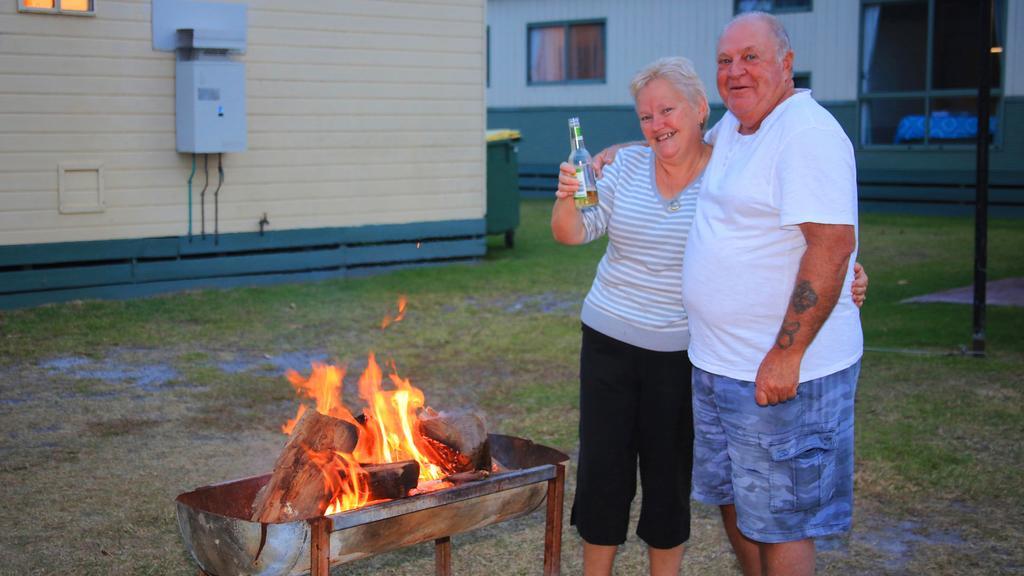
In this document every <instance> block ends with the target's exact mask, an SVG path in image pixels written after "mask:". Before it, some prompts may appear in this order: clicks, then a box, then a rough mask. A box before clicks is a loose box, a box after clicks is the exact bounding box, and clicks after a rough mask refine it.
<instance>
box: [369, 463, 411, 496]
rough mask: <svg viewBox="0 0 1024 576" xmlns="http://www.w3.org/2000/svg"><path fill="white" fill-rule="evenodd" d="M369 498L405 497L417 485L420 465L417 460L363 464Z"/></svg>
mask: <svg viewBox="0 0 1024 576" xmlns="http://www.w3.org/2000/svg"><path fill="white" fill-rule="evenodd" d="M363 472H365V473H366V475H367V479H366V484H367V490H368V492H369V500H370V501H371V502H372V501H374V500H386V499H395V498H405V497H406V496H408V495H409V490H412V489H413V488H415V487H416V484H417V483H418V482H419V477H420V465H419V463H418V462H416V461H415V460H406V461H405V462H391V463H387V464H363Z"/></svg>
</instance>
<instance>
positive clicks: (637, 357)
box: [551, 58, 867, 576]
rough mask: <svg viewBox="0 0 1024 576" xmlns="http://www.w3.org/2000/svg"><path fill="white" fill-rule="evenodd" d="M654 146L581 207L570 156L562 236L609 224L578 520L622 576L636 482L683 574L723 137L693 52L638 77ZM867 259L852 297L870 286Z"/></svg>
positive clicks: (590, 312)
mask: <svg viewBox="0 0 1024 576" xmlns="http://www.w3.org/2000/svg"><path fill="white" fill-rule="evenodd" d="M630 90H631V92H632V94H633V99H634V102H635V105H636V113H637V117H638V119H639V120H640V129H641V131H642V132H643V136H644V138H645V140H646V142H645V143H644V145H634V146H625V147H622V148H616V149H615V150H610V151H606V152H605V153H602V155H603V156H606V157H614V158H615V161H614V163H613V164H608V165H606V166H605V167H604V170H603V177H602V178H601V180H599V181H598V192H599V197H600V202H599V203H598V205H597V206H596V207H594V208H589V209H584V210H582V211H580V210H577V209H576V207H575V205H574V203H573V193H574V192H575V191H576V188H577V180H576V176H575V169H574V167H573V166H572V165H570V164H568V163H562V165H561V166H560V172H559V178H558V191H557V192H556V197H557V200H556V201H555V205H554V208H553V209H552V214H551V230H552V233H553V234H554V237H555V239H556V240H557V241H559V242H561V243H563V244H582V243H586V242H591V241H593V240H596V239H597V238H599V237H601V236H602V235H605V234H607V235H608V240H609V241H608V247H607V251H606V252H605V255H604V257H603V258H602V259H601V262H600V264H598V268H597V275H596V276H595V278H594V283H593V285H592V286H591V289H590V292H589V293H588V294H587V297H586V299H585V300H584V302H583V309H582V312H581V315H580V316H581V320H582V323H583V340H582V345H581V350H580V428H579V434H580V450H579V464H578V467H577V477H576V495H575V499H574V501H573V508H572V519H571V522H572V524H574V525H575V526H576V528H577V530H578V531H579V533H580V536H581V537H582V538H583V541H584V544H583V569H584V574H586V575H588V576H590V575H609V574H611V571H612V564H613V562H614V559H615V553H616V550H617V548H618V545H619V544H622V543H623V542H624V541H625V540H626V532H627V529H628V523H629V511H630V506H631V503H632V500H633V497H634V496H635V494H636V476H637V466H638V465H639V469H640V483H641V486H642V489H643V502H642V504H641V508H640V519H639V523H638V525H637V529H636V533H637V535H638V536H639V537H640V538H641V539H642V540H643V541H644V542H645V543H646V544H647V546H648V558H649V562H650V573H651V574H652V575H654V576H657V575H662V574H671V575H673V576H674V575H676V574H678V573H679V567H680V563H681V562H682V557H683V543H684V542H685V541H686V540H687V539H688V538H689V535H690V484H691V478H690V476H691V470H692V466H693V461H692V454H693V413H692V403H691V389H692V386H691V381H690V378H691V365H690V361H689V358H688V357H687V353H686V349H687V346H688V344H689V339H690V336H689V330H688V326H687V318H686V312H685V310H684V309H683V304H682V266H683V253H684V250H685V248H686V238H687V234H688V232H689V230H690V225H691V223H692V221H693V218H694V214H695V211H696V202H697V195H698V193H699V190H700V187H701V180H702V177H703V173H704V168H705V166H706V165H707V162H708V159H709V157H710V155H711V146H709V145H708V144H706V143H705V142H704V139H703V129H704V125H705V123H706V122H707V118H708V101H707V96H706V95H705V93H704V87H703V85H702V84H701V81H700V79H699V78H698V77H697V74H696V72H695V71H694V69H693V65H692V64H691V63H690V61H689V60H687V59H686V58H662V59H660V60H657V61H655V62H654V63H652V64H650V65H648V66H647V67H646V68H644V69H643V70H641V71H640V72H639V73H637V75H636V76H635V77H634V78H633V81H632V83H631V84H630ZM866 286H867V276H866V274H863V273H862V271H861V269H860V268H859V267H858V277H857V282H856V283H855V284H854V286H853V288H852V290H853V294H854V296H853V298H854V301H855V302H856V303H857V304H858V305H860V303H861V302H863V299H864V291H865V290H866Z"/></svg>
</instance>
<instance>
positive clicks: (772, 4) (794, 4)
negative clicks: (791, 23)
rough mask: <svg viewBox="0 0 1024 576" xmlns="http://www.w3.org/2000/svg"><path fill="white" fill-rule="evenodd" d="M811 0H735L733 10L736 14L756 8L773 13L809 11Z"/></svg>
mask: <svg viewBox="0 0 1024 576" xmlns="http://www.w3.org/2000/svg"><path fill="white" fill-rule="evenodd" d="M812 8H813V7H812V6H811V0H735V4H734V5H733V11H734V12H735V13H736V14H739V13H741V12H750V11H752V10H757V11H759V12H771V13H775V14H780V13H785V12H810V11H811V10H812Z"/></svg>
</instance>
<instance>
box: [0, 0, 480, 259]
mask: <svg viewBox="0 0 1024 576" xmlns="http://www.w3.org/2000/svg"><path fill="white" fill-rule="evenodd" d="M95 3H96V15H95V16H92V17H85V16H69V15H50V14H28V13H19V12H18V11H17V2H16V0H9V1H7V2H2V3H0V246H10V245H26V244H38V243H51V242H65V243H66V242H78V241H90V240H113V239H133V238H150V237H165V236H183V235H185V234H186V232H187V226H188V216H189V213H188V207H187V206H188V188H187V179H188V177H189V174H190V172H191V168H192V158H191V155H188V154H179V153H177V152H175V134H174V54H172V53H169V52H157V51H154V50H153V48H152V42H151V22H150V2H148V1H143V0H95ZM247 4H248V23H249V38H248V51H247V53H246V54H244V55H241V56H238V57H237V59H238V60H240V61H242V62H244V63H245V64H246V75H247V81H246V97H247V106H248V128H249V132H248V144H249V149H248V151H246V152H241V153H234V154H225V155H224V157H223V162H224V170H225V181H224V184H223V188H222V189H221V191H220V194H219V207H218V211H219V223H218V224H219V230H220V232H221V233H233V232H254V231H256V230H258V229H259V225H258V222H259V221H260V220H261V219H262V218H263V215H264V214H266V217H267V220H269V226H268V227H267V228H268V230H270V231H281V230H294V229H307V228H333V227H352V226H361V225H367V224H401V223H414V222H432V221H442V220H465V219H480V218H482V217H483V216H484V213H485V194H484V193H485V184H484V182H485V180H484V178H485V160H484V158H485V155H484V154H485V143H484V129H485V106H484V89H483V85H484V73H485V69H484V65H485V59H486V57H485V52H484V49H485V48H484V46H485V42H484V12H485V5H484V0H406V1H398V0H309V1H307V2H302V3H293V2H288V1H285V0H251V1H249V2H247ZM215 160H216V158H215V157H213V158H211V162H210V164H211V168H210V172H211V181H212V182H211V184H212V185H213V186H215V185H216V182H217V174H216V162H215ZM83 161H85V162H92V163H102V165H103V171H104V174H103V176H104V184H105V190H104V192H105V197H104V200H105V208H104V209H103V211H101V212H98V213H74V214H62V213H61V212H60V211H59V209H58V171H57V169H58V165H59V164H60V163H62V162H83ZM203 181H204V179H203V163H202V160H201V159H200V162H199V166H198V173H197V174H196V176H195V179H194V181H193V211H192V216H193V221H194V231H195V232H197V233H198V232H199V227H200V210H201V208H200V205H199V191H200V190H201V188H202V185H203ZM213 186H211V188H210V192H209V193H208V194H207V198H206V226H207V231H212V217H213V216H212V214H213V205H212V197H211V196H212V194H211V193H212V190H213ZM0 265H2V262H0Z"/></svg>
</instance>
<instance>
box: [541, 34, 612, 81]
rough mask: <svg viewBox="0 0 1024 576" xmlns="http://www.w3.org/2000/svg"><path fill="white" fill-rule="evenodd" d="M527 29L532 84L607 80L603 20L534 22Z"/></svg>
mask: <svg viewBox="0 0 1024 576" xmlns="http://www.w3.org/2000/svg"><path fill="white" fill-rule="evenodd" d="M527 31H528V32H527V34H528V40H529V41H528V43H527V44H528V47H527V49H528V51H529V54H528V62H529V69H528V70H527V82H528V83H529V84H550V83H566V82H603V81H604V79H605V38H604V22H567V23H558V24H531V25H529V26H528V28H527Z"/></svg>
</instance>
